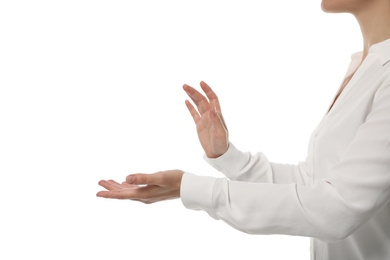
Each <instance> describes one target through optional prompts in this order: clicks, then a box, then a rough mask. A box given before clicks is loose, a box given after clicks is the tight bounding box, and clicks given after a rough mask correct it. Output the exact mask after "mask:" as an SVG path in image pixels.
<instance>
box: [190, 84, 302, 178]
mask: <svg viewBox="0 0 390 260" xmlns="http://www.w3.org/2000/svg"><path fill="white" fill-rule="evenodd" d="M200 85H201V87H202V89H203V91H204V92H205V93H206V96H207V98H208V99H209V100H207V98H206V97H204V96H203V95H202V94H201V93H199V92H198V91H197V90H196V89H194V88H192V87H190V86H188V85H186V84H185V85H184V86H183V89H184V90H185V91H186V93H187V94H188V96H189V97H190V98H191V99H192V101H194V103H195V105H196V107H197V108H198V111H199V113H198V111H196V110H195V108H194V107H193V106H192V105H191V103H190V102H189V101H188V100H186V105H187V108H188V110H189V112H190V113H191V116H192V118H193V120H194V122H195V124H196V129H197V133H198V137H199V141H200V143H201V145H202V147H203V150H204V151H205V153H204V156H203V157H204V159H205V160H206V161H207V162H208V163H209V164H210V165H212V166H213V167H214V168H216V169H217V170H219V171H220V172H222V173H223V174H225V175H226V176H227V177H228V178H230V179H232V180H239V181H250V182H271V183H291V182H295V183H299V184H303V183H306V182H307V181H308V178H309V171H308V166H307V163H306V162H300V163H299V164H298V165H291V164H278V163H270V162H268V160H267V158H266V157H265V156H264V155H263V154H262V153H257V154H255V155H251V154H250V153H243V152H241V151H239V150H238V149H236V148H235V147H234V145H233V144H232V143H231V142H229V132H228V129H227V126H226V123H225V120H224V118H223V116H222V112H221V106H220V104H219V100H218V97H217V95H216V94H215V93H214V91H213V90H212V89H211V88H210V86H208V85H207V84H206V83H204V82H203V81H202V82H201V83H200Z"/></svg>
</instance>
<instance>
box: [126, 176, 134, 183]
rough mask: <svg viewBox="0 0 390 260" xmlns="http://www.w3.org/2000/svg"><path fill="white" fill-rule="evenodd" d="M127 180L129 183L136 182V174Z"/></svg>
mask: <svg viewBox="0 0 390 260" xmlns="http://www.w3.org/2000/svg"><path fill="white" fill-rule="evenodd" d="M127 182H128V183H134V182H135V177H134V176H130V177H128V178H127Z"/></svg>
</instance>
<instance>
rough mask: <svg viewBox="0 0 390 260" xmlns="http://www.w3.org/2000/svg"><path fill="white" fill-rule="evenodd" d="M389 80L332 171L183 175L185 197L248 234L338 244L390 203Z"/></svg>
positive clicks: (188, 204) (188, 203)
mask: <svg viewBox="0 0 390 260" xmlns="http://www.w3.org/2000/svg"><path fill="white" fill-rule="evenodd" d="M389 133H390V84H388V85H385V86H384V87H381V88H380V89H379V90H378V91H377V93H376V95H375V97H374V101H373V105H372V110H371V112H370V114H369V115H368V116H367V118H366V122H365V123H364V124H362V125H361V126H360V128H359V130H358V132H357V133H356V135H355V137H354V139H353V141H352V142H351V143H350V144H349V146H348V147H347V149H346V151H345V153H344V154H343V156H342V158H341V159H340V161H339V163H338V164H336V165H335V166H334V167H333V168H332V169H330V172H329V174H328V176H329V177H327V178H323V179H318V180H315V181H314V182H312V183H310V185H308V186H302V185H298V184H296V183H289V184H272V183H251V182H242V181H231V180H228V179H226V178H212V177H199V176H195V175H193V174H191V173H188V172H186V173H184V175H183V178H182V182H181V199H182V202H183V204H184V205H185V206H186V207H187V208H189V209H195V210H205V211H206V212H207V213H209V214H210V216H212V217H214V218H215V219H221V220H223V221H225V222H226V223H228V224H229V225H231V226H233V227H234V228H236V229H238V230H241V231H243V232H246V233H250V234H286V235H296V236H307V237H315V238H318V239H320V240H323V241H325V242H337V241H339V240H341V239H344V238H346V237H348V236H349V235H350V234H352V233H353V232H354V231H355V230H356V229H358V228H359V227H360V226H361V225H363V224H364V223H365V222H366V221H367V220H369V219H370V218H371V217H372V216H374V215H375V213H376V212H378V210H380V209H381V208H382V207H383V206H385V205H386V204H387V203H389V202H390V134H389Z"/></svg>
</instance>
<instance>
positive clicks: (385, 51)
mask: <svg viewBox="0 0 390 260" xmlns="http://www.w3.org/2000/svg"><path fill="white" fill-rule="evenodd" d="M368 53H376V54H378V55H379V59H380V61H381V64H382V66H385V64H387V63H388V62H389V61H390V38H389V39H386V40H384V41H381V42H377V43H374V44H372V45H371V46H370V48H369V49H368ZM362 56H363V51H358V52H355V53H353V54H352V55H351V59H353V60H354V59H357V60H361V59H362Z"/></svg>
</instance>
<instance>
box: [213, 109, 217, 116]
mask: <svg viewBox="0 0 390 260" xmlns="http://www.w3.org/2000/svg"><path fill="white" fill-rule="evenodd" d="M213 113H214V115H215V116H216V115H217V108H216V107H214V110H213Z"/></svg>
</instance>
